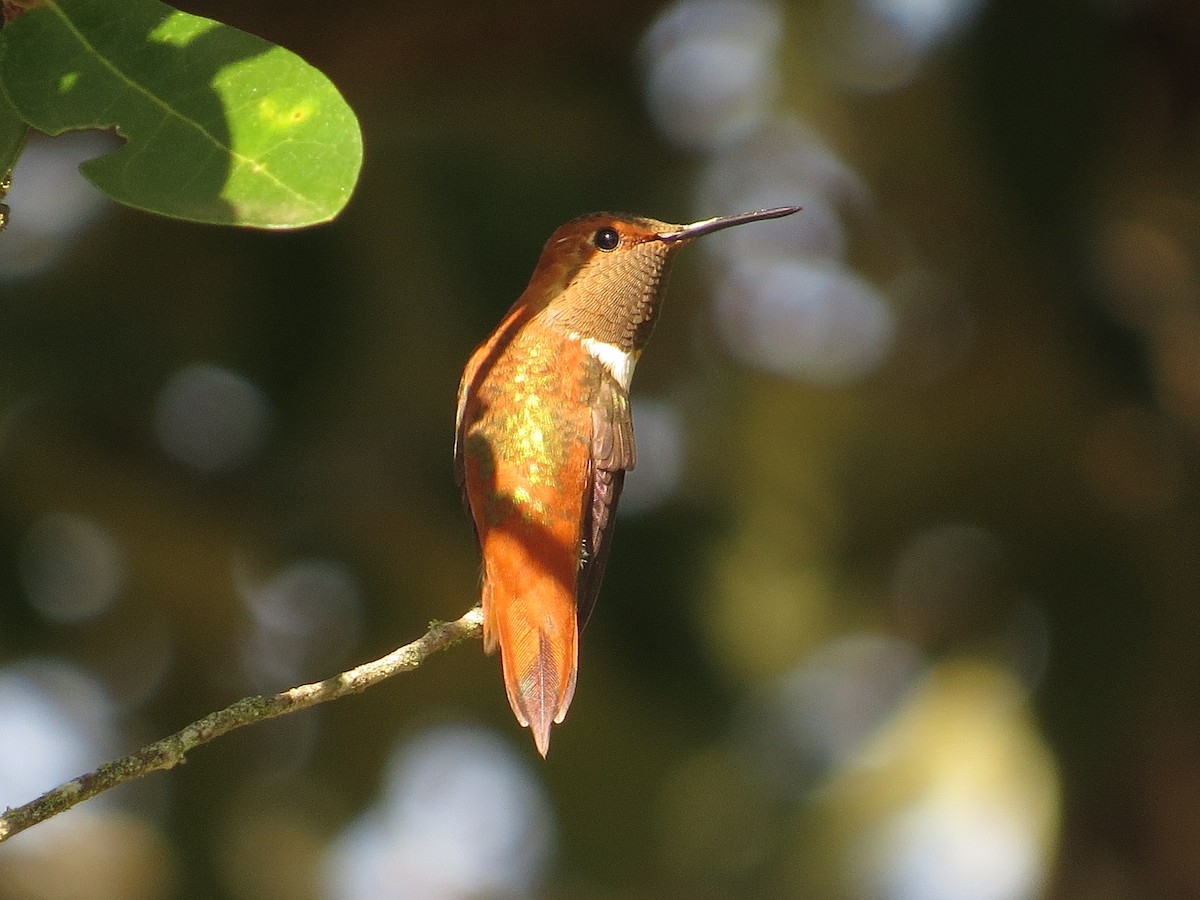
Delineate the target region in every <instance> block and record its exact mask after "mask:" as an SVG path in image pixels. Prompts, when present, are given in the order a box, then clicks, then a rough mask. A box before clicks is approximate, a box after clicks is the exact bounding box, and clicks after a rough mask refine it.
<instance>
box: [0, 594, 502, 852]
mask: <svg viewBox="0 0 1200 900" xmlns="http://www.w3.org/2000/svg"><path fill="white" fill-rule="evenodd" d="M482 627H483V616H482V613H481V612H480V610H479V607H478V606H476V607H474V608H472V609H470V610H468V611H467V612H466V613H464V614H463V616H462V618H460V619H458V620H456V621H454V622H439V623H436V624H434V625H432V626H430V628H429V631H427V632H426V633H425V634H424V636H422V637H420V638H418V639H417V640H415V641H413V642H412V643H411V644H405V645H404V646H403V647H399V648H397V649H396V650H393V651H392V652H391V653H389V654H388V655H387V656H383V657H380V658H379V659H376V660H373V661H372V662H368V663H363V664H362V665H361V666H356V667H355V668H353V669H349V670H347V671H345V672H342V673H341V674H340V675H334V676H333V677H332V678H327V679H325V680H324V681H318V682H314V683H313V684H302V685H300V686H298V687H294V688H291V689H290V690H286V691H283V692H282V693H279V694H275V695H274V696H273V697H262V696H259V697H246V698H245V699H243V700H239V701H238V702H237V703H234V704H233V705H231V706H227V707H225V709H222V710H220V711H218V712H214V713H211V714H210V715H207V716H205V717H204V718H203V719H200V720H199V721H198V722H193V723H192V724H191V725H188V726H187V727H186V728H184V729H182V730H180V731H177V732H175V734H173V735H171V736H169V737H165V738H163V739H162V740H160V741H155V742H154V743H153V744H149V745H147V746H145V747H143V748H142V749H141V750H138V751H137V752H136V753H131V754H129V756H125V757H122V758H121V759H118V760H114V761H113V762H108V763H105V764H104V765H102V766H100V767H99V768H97V769H95V770H94V771H91V772H88V773H87V774H86V775H80V776H79V777H78V778H73V779H71V780H70V781H68V782H66V783H64V784H60V785H59V786H58V787H56V788H54V789H53V790H49V791H47V792H46V793H44V794H42V796H40V797H38V798H37V799H36V800H31V801H30V802H29V803H26V804H25V805H23V806H17V807H13V808H11V809H7V810H5V812H4V815H3V816H0V841H5V840H7V839H8V838H10V837H12V836H13V835H14V834H18V833H19V832H22V831H24V830H25V829H26V828H29V827H31V826H33V825H36V824H37V823H38V822H43V821H45V820H46V819H49V818H50V817H51V816H55V815H58V814H59V813H60V812H63V811H64V810H68V809H70V808H71V807H72V806H75V805H76V804H78V803H82V802H83V801H84V800H87V799H89V798H91V797H95V796H96V795H97V794H102V793H104V792H105V791H107V790H109V789H111V788H114V787H116V786H117V785H119V784H124V783H125V782H127V781H132V780H133V779H135V778H141V777H142V776H143V775H148V774H150V773H151V772H161V771H165V770H166V769H171V768H174V767H175V766H177V765H179V764H180V763H181V762H183V761H184V758H185V757H186V756H187V754H188V753H189V752H190V751H192V750H194V749H195V748H196V747H199V746H200V745H201V744H207V743H208V742H209V741H212V740H216V739H217V738H219V737H221V735H224V734H228V733H229V732H231V731H233V730H234V729H237V728H241V727H242V726H244V725H252V724H254V723H255V722H262V721H264V720H266V719H273V718H275V717H276V716H283V715H287V714H288V713H294V712H299V711H300V710H302V709H308V708H309V707H310V706H316V705H317V704H318V703H327V702H328V701H330V700H337V699H338V698H339V697H345V696H347V695H349V694H358V693H361V692H362V691H365V690H366V689H367V688H369V687H370V686H371V685H373V684H376V683H377V682H380V681H383V680H384V679H385V678H390V677H391V676H392V675H395V674H397V673H399V672H411V671H412V670H413V669H415V668H417V666H419V665H421V663H423V662H424V661H425V660H426V659H428V658H429V657H430V656H432V655H433V654H434V653H437V652H438V651H439V650H445V649H446V648H447V647H449V646H451V645H453V644H457V643H458V642H459V641H462V640H466V639H467V638H473V637H478V636H479V633H480V631H481V630H482Z"/></svg>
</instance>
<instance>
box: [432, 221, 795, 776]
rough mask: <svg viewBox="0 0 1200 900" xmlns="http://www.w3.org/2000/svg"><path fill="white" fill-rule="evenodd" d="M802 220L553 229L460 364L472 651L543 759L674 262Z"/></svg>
mask: <svg viewBox="0 0 1200 900" xmlns="http://www.w3.org/2000/svg"><path fill="white" fill-rule="evenodd" d="M798 209H799V207H795V206H785V207H780V208H778V209H764V210H761V211H759V212H752V213H745V214H743V215H738V216H724V217H718V218H715V219H705V220H703V221H701V222H695V223H693V224H691V225H669V224H667V223H666V222H659V221H656V220H654V219H646V218H642V217H640V216H630V215H614V214H612V213H594V214H592V215H588V216H583V217H581V218H578V219H575V220H573V221H571V222H568V223H567V224H566V225H563V226H562V227H560V228H559V229H558V230H557V231H555V232H554V234H553V235H551V236H550V240H549V241H548V242H547V243H546V246H545V249H543V250H542V256H541V259H539V260H538V264H537V268H535V269H534V271H533V277H532V278H531V279H530V281H529V286H528V287H527V288H525V291H524V293H522V294H521V297H520V299H518V300H517V302H516V304H515V305H514V306H513V307H512V309H510V310H509V311H508V314H507V315H506V316H505V317H504V319H503V321H501V323H500V325H499V327H498V328H497V329H496V330H495V331H494V332H493V333H492V335H491V337H489V338H488V339H487V340H486V341H484V342H483V343H482V344H480V346H479V347H478V348H477V349H476V350H475V352H474V353H473V354H472V355H471V358H470V360H469V361H468V362H467V367H466V370H465V371H464V372H463V377H462V383H461V384H460V386H459V389H458V417H457V426H456V433H455V441H454V465H455V475H456V479H457V481H458V484H459V486H460V487H461V488H462V492H463V499H464V501H465V504H466V506H467V510H468V512H469V514H470V516H471V519H472V522H473V523H474V526H475V537H476V540H477V541H478V543H479V547H480V551H481V553H482V555H483V643H484V648H485V649H486V650H487V651H488V652H489V653H491V652H493V651H494V650H495V649H496V647H497V646H499V648H500V658H501V664H502V667H503V670H504V684H505V688H506V690H507V692H508V702H509V704H510V705H511V706H512V710H513V713H514V714H515V715H516V717H517V721H518V722H520V723H521V724H522V725H524V726H527V727H529V728H530V729H531V730H532V732H533V740H534V743H535V744H536V745H537V749H538V752H539V753H541V754H542V756H545V755H546V751H547V750H548V749H549V745H550V726H551V724H552V723H561V722H562V720H563V717H564V716H565V715H566V714H567V707H568V706H570V704H571V697H572V696H573V694H574V693H575V675H576V669H577V664H578V652H579V633H580V631H581V630H582V628H583V626H584V624H585V623H586V622H587V619H588V616H589V615H590V614H591V611H592V607H593V606H594V605H595V602H596V594H597V592H598V591H599V589H600V579H601V578H602V577H603V575H604V566H605V562H606V561H607V559H608V551H609V544H610V539H611V537H612V529H613V522H614V518H615V515H616V510H617V500H618V499H619V498H620V496H621V488H622V485H623V484H624V481H625V473H626V472H627V471H629V470H630V469H632V468H633V467H634V463H635V462H636V454H635V451H634V442H633V420H632V418H631V417H630V412H629V383H630V380H631V379H632V378H633V369H634V366H635V365H636V363H637V361H638V357H639V356H640V355H641V352H642V349H643V348H644V347H645V346H646V341H647V339H648V338H649V337H650V331H651V329H652V328H653V327H654V321H655V319H656V318H657V316H658V311H659V307H660V305H661V301H662V297H663V288H664V285H665V279H666V275H667V270H668V268H669V266H670V263H671V260H672V258H673V257H674V255H675V251H676V250H678V249H679V248H680V247H682V246H684V245H685V244H687V243H688V242H689V241H691V240H693V239H694V238H698V237H700V236H701V235H705V234H710V233H712V232H714V231H719V230H720V229H723V228H729V227H731V226H733V225H743V224H745V223H747V222H757V221H759V220H760V219H775V218H779V217H780V216H788V215H791V214H792V213H794V212H796V211H797V210H798Z"/></svg>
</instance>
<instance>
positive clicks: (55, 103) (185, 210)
mask: <svg viewBox="0 0 1200 900" xmlns="http://www.w3.org/2000/svg"><path fill="white" fill-rule="evenodd" d="M0 87H2V88H3V90H4V91H5V92H6V93H7V95H8V98H9V99H10V100H11V102H12V104H13V106H15V107H16V109H17V111H18V113H19V114H20V116H21V117H22V118H23V119H25V121H27V122H28V123H29V124H30V125H32V126H33V127H35V128H37V129H39V130H41V131H45V132H47V133H48V134H52V135H57V134H61V133H63V132H64V131H70V130H74V129H80V128H115V129H116V130H117V133H118V134H120V135H121V136H122V137H124V138H125V140H126V142H125V144H124V145H123V146H122V147H121V148H119V149H118V150H116V151H114V152H112V153H110V154H108V155H107V156H102V157H100V158H98V159H93V160H89V161H88V162H86V163H84V164H83V165H82V166H81V167H80V168H81V169H82V171H83V173H84V175H86V176H87V177H88V179H90V180H91V182H92V183H93V184H95V185H96V187H98V188H99V189H100V190H102V191H104V193H106V194H108V195H109V196H110V197H112V198H113V199H115V200H118V201H120V202H121V203H125V204H128V205H129V206H134V207H137V208H139V209H144V210H148V211H150V212H156V213H161V214H162V215H166V216H173V217H176V218H181V219H189V220H192V221H196V222H210V223H215V224H226V225H250V226H255V227H259V228H293V227H300V226H304V225H312V224H316V223H318V222H325V221H328V220H329V219H332V218H333V217H334V216H335V215H337V213H338V212H339V211H340V210H341V209H342V207H343V206H345V204H346V202H347V200H349V198H350V193H351V191H352V190H353V188H354V184H355V182H356V180H357V178H358V171H359V168H360V166H361V163H362V137H361V135H360V133H359V129H358V122H357V120H356V119H355V117H354V113H353V111H352V110H351V109H350V107H349V106H347V105H346V102H345V100H343V99H342V96H341V94H339V93H338V91H337V89H336V88H335V87H334V86H333V84H332V83H331V82H330V81H329V79H327V78H326V77H325V76H324V75H323V74H322V73H321V72H320V71H318V70H317V69H314V68H313V67H312V66H310V65H308V64H307V63H306V62H304V60H302V59H300V57H298V56H296V55H295V54H294V53H291V52H290V51H288V50H285V49H283V48H282V47H278V46H276V45H274V44H271V43H270V42H268V41H265V40H263V39H261V38H258V37H255V36H254V35H251V34H247V33H245V32H243V31H238V30H237V29H236V28H231V27H229V26H228V25H222V24H221V23H219V22H214V21H212V20H211V19H204V18H200V17H199V16H192V15H188V14H187V13H182V12H179V11H178V10H175V9H172V8H171V7H170V6H167V5H165V4H163V3H159V2H157V0H119V2H114V0H45V3H44V4H43V5H42V6H39V7H36V8H33V9H28V10H27V11H25V12H24V13H22V14H21V15H20V16H18V17H17V18H16V19H14V20H13V21H12V22H10V23H9V24H8V25H7V26H6V27H5V28H4V30H3V31H0Z"/></svg>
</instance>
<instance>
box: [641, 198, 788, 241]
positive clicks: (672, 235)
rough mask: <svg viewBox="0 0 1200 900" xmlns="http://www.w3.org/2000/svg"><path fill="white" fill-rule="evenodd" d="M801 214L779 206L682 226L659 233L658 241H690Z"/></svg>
mask: <svg viewBox="0 0 1200 900" xmlns="http://www.w3.org/2000/svg"><path fill="white" fill-rule="evenodd" d="M797 212H800V207H799V206H777V207H776V208H775V209H760V210H758V212H748V213H742V214H741V215H737V216H717V217H716V218H715V219H704V220H703V221H700V222H693V223H692V224H691V225H683V226H680V228H679V230H678V231H663V232H659V234H658V239H659V240H660V241H665V242H667V243H671V242H673V241H690V240H691V239H692V238H698V237H700V236H701V235H704V234H711V233H712V232H714V231H720V230H721V229H722V228H732V227H733V226H734V225H745V224H746V223H747V222H758V221H760V220H762V219H780V218H783V217H784V216H790V215H791V214H792V213H797Z"/></svg>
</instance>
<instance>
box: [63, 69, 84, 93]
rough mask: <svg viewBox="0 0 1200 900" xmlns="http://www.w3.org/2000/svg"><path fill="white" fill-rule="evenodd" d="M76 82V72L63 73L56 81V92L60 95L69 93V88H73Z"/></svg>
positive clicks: (77, 78)
mask: <svg viewBox="0 0 1200 900" xmlns="http://www.w3.org/2000/svg"><path fill="white" fill-rule="evenodd" d="M78 81H79V73H78V72H64V73H63V74H62V77H60V78H59V79H58V92H59V93H60V94H66V93H69V92H70V90H71V88H73V87H75V84H76V82H78Z"/></svg>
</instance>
